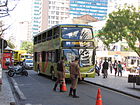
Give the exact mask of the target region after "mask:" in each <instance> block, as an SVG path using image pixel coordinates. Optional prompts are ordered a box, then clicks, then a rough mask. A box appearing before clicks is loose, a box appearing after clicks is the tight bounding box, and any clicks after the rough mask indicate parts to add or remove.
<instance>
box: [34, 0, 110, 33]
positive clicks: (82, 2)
mask: <svg viewBox="0 0 140 105" xmlns="http://www.w3.org/2000/svg"><path fill="white" fill-rule="evenodd" d="M33 5H34V6H33V18H32V20H33V21H32V24H33V28H32V29H33V32H32V35H33V36H34V35H36V34H37V33H38V32H40V31H43V30H45V29H47V28H49V27H51V26H53V25H56V24H60V23H64V21H65V20H66V19H68V18H69V17H72V18H76V17H80V16H82V15H91V16H93V17H95V18H96V19H98V20H103V19H104V18H105V17H106V16H107V7H108V0H34V2H33Z"/></svg>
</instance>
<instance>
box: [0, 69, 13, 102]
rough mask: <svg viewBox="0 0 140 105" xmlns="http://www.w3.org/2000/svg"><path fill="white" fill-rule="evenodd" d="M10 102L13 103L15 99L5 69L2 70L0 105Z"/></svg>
mask: <svg viewBox="0 0 140 105" xmlns="http://www.w3.org/2000/svg"><path fill="white" fill-rule="evenodd" d="M0 69H1V68H0ZM10 103H15V99H14V95H13V93H12V90H11V87H10V84H9V81H8V78H7V75H6V73H5V71H3V72H2V87H1V91H0V105H11V104H10Z"/></svg>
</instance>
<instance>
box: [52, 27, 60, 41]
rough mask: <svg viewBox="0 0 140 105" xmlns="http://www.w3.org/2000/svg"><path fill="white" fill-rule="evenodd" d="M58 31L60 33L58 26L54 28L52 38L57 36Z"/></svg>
mask: <svg viewBox="0 0 140 105" xmlns="http://www.w3.org/2000/svg"><path fill="white" fill-rule="evenodd" d="M59 33H60V30H59V27H56V28H54V34H53V38H54V39H55V38H58V37H59Z"/></svg>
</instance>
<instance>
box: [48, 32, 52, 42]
mask: <svg viewBox="0 0 140 105" xmlns="http://www.w3.org/2000/svg"><path fill="white" fill-rule="evenodd" d="M51 39H52V30H49V31H48V35H47V40H51Z"/></svg>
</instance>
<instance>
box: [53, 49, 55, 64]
mask: <svg viewBox="0 0 140 105" xmlns="http://www.w3.org/2000/svg"><path fill="white" fill-rule="evenodd" d="M52 62H55V52H54V51H53V52H52Z"/></svg>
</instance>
